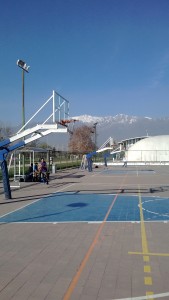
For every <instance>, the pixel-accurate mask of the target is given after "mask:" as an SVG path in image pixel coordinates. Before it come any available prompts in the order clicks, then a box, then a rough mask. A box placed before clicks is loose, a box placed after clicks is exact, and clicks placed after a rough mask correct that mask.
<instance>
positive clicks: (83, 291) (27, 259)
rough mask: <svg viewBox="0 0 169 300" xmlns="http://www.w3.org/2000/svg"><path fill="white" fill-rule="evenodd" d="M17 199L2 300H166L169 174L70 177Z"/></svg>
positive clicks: (6, 203) (11, 207)
mask: <svg viewBox="0 0 169 300" xmlns="http://www.w3.org/2000/svg"><path fill="white" fill-rule="evenodd" d="M24 185H25V186H24ZM12 196H13V199H11V200H4V199H3V195H0V207H1V212H0V241H1V250H0V267H1V272H0V299H5V300H8V299H17V300H18V299H32V300H33V299H40V300H42V299H47V300H53V299H58V300H61V299H63V300H66V299H67V300H68V299H71V300H77V299H79V300H101V299H102V300H110V299H122V300H126V299H127V300H129V299H133V300H143V299H169V288H168V286H169V166H135V167H134V166H128V167H127V168H123V167H120V166H119V167H108V168H104V167H99V168H94V170H93V172H92V173H88V172H87V170H86V171H81V170H75V169H74V170H67V171H64V172H58V173H57V174H56V176H53V177H52V178H51V181H50V183H49V185H48V186H47V185H45V184H43V183H33V184H27V185H26V183H23V186H22V187H21V189H20V190H15V191H13V192H12Z"/></svg>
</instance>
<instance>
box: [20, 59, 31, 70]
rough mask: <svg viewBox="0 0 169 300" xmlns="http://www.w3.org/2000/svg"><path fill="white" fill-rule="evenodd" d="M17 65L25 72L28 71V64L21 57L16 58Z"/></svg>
mask: <svg viewBox="0 0 169 300" xmlns="http://www.w3.org/2000/svg"><path fill="white" fill-rule="evenodd" d="M17 65H18V67H20V68H21V69H23V70H24V71H26V72H28V69H29V68H30V66H27V64H26V63H25V62H24V61H23V60H21V59H18V60H17Z"/></svg>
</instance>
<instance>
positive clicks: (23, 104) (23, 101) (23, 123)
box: [22, 70, 25, 130]
mask: <svg viewBox="0 0 169 300" xmlns="http://www.w3.org/2000/svg"><path fill="white" fill-rule="evenodd" d="M24 72H25V71H24V70H22V126H24V125H25V85H24ZM24 129H25V128H24ZM24 129H23V130H24Z"/></svg>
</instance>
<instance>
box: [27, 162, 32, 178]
mask: <svg viewBox="0 0 169 300" xmlns="http://www.w3.org/2000/svg"><path fill="white" fill-rule="evenodd" d="M25 181H33V164H32V163H31V165H30V166H29V168H28V171H27V172H26V177H25Z"/></svg>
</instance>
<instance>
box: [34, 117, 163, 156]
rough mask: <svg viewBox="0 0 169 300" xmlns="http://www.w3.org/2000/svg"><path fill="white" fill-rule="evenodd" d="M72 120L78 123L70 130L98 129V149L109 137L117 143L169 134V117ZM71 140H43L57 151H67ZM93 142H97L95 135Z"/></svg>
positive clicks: (55, 137)
mask: <svg viewBox="0 0 169 300" xmlns="http://www.w3.org/2000/svg"><path fill="white" fill-rule="evenodd" d="M71 119H74V120H77V121H78V122H74V123H70V125H69V128H70V130H72V129H73V126H74V129H76V128H77V127H79V126H81V125H88V126H91V127H94V126H95V127H96V144H97V147H98V148H99V147H100V146H101V145H102V144H103V143H104V142H105V141H106V140H107V139H108V138H109V137H111V138H113V140H114V141H116V142H120V141H122V140H125V139H128V138H134V137H141V136H155V135H168V134H169V117H166V118H151V117H148V116H146V117H138V116H129V115H125V114H118V115H115V116H105V117H98V116H90V115H80V116H75V117H71ZM73 124H74V125H73ZM93 132H94V130H93ZM69 138H70V135H69V134H50V135H49V136H47V137H46V138H43V139H45V141H46V142H47V144H49V145H51V146H52V147H55V148H56V150H67V148H68V142H69ZM93 140H95V137H94V135H93ZM41 141H42V140H40V142H41Z"/></svg>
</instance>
